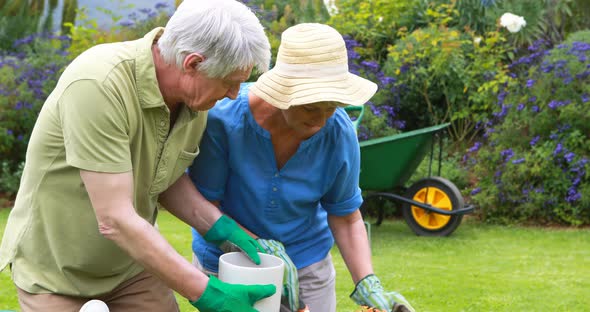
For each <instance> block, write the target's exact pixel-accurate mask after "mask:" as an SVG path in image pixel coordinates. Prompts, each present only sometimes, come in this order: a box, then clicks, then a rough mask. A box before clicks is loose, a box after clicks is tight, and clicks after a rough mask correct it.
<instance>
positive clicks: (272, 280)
mask: <svg viewBox="0 0 590 312" xmlns="http://www.w3.org/2000/svg"><path fill="white" fill-rule="evenodd" d="M258 255H259V256H260V265H256V264H254V263H253V262H252V261H250V259H248V257H247V256H246V255H244V254H243V253H241V252H230V253H226V254H223V255H221V257H219V280H221V281H223V282H226V283H230V284H244V285H254V284H273V285H275V287H276V288H277V291H276V292H275V294H274V295H272V296H270V297H268V298H264V299H262V300H260V301H258V302H256V304H254V308H255V309H257V310H258V311H260V312H279V310H280V309H281V292H282V290H283V275H284V274H285V264H284V263H283V260H281V259H280V258H278V257H275V256H273V255H267V254H262V253H258Z"/></svg>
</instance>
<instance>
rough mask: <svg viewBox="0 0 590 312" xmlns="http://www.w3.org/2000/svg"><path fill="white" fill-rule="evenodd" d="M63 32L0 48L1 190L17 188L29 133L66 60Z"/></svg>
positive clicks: (29, 37)
mask: <svg viewBox="0 0 590 312" xmlns="http://www.w3.org/2000/svg"><path fill="white" fill-rule="evenodd" d="M69 45H70V40H69V38H68V37H65V36H55V35H48V34H40V35H30V36H27V37H25V38H22V39H19V40H16V41H15V42H14V50H15V51H16V52H0V53H1V54H0V154H1V155H2V159H1V160H0V163H1V164H0V169H1V171H2V172H1V175H0V190H2V192H5V193H8V194H9V195H10V194H13V193H14V192H16V190H17V188H18V182H19V177H20V170H22V162H24V159H25V152H26V148H27V144H28V140H29V135H30V133H31V130H32V129H33V125H34V124H35V121H36V119H37V115H38V113H39V111H40V110H41V106H42V105H43V102H44V101H45V99H46V98H47V96H48V95H49V93H50V92H51V90H52V89H53V88H54V87H55V84H56V83H57V79H58V77H59V75H60V74H61V73H62V71H63V69H64V67H65V65H66V64H67V63H68V57H67V56H68V52H67V49H68V47H69Z"/></svg>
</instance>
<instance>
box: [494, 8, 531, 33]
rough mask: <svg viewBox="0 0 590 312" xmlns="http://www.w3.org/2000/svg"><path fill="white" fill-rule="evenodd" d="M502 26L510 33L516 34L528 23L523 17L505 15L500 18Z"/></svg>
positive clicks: (510, 14)
mask: <svg viewBox="0 0 590 312" xmlns="http://www.w3.org/2000/svg"><path fill="white" fill-rule="evenodd" d="M500 25H502V27H506V29H508V31H509V32H511V33H515V32H519V31H520V29H521V28H523V27H524V26H526V21H525V20H524V17H522V16H518V15H514V14H512V13H504V15H502V17H500Z"/></svg>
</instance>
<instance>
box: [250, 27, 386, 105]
mask: <svg viewBox="0 0 590 312" xmlns="http://www.w3.org/2000/svg"><path fill="white" fill-rule="evenodd" d="M250 90H251V91H252V92H253V93H254V94H255V95H257V96H259V97H260V98H262V99H263V100H264V101H266V102H268V103H269V104H271V105H273V106H276V107H278V108H280V109H287V108H289V107H290V106H292V105H304V104H311V103H317V102H324V101H330V102H339V103H343V104H348V105H355V106H359V105H363V104H365V103H366V102H367V101H368V100H369V99H370V98H371V97H372V96H373V95H374V94H375V92H377V85H376V84H375V83H373V82H371V81H369V80H367V79H364V78H361V77H359V76H357V75H354V74H351V73H350V72H349V71H348V53H347V51H346V45H345V44H344V39H343V38H342V35H340V33H338V31H336V30H335V29H334V28H332V27H330V26H328V25H323V24H315V23H306V24H299V25H295V26H293V27H290V28H288V29H287V30H285V31H284V32H283V34H282V36H281V45H280V46H279V52H278V55H277V61H276V64H275V66H274V67H273V69H271V70H269V71H268V72H266V73H264V74H263V75H262V76H260V77H259V78H258V81H257V82H256V83H255V84H254V85H252V87H250Z"/></svg>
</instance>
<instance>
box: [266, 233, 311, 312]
mask: <svg viewBox="0 0 590 312" xmlns="http://www.w3.org/2000/svg"><path fill="white" fill-rule="evenodd" d="M258 243H260V245H261V246H262V247H263V248H264V250H265V251H266V253H268V254H270V255H274V256H277V257H279V258H281V259H282V260H283V262H284V263H285V278H284V279H283V297H285V298H286V299H287V300H286V301H287V302H288V305H289V307H290V309H291V311H298V310H299V309H300V308H302V307H301V306H300V305H301V303H300V302H299V276H298V275H297V267H296V266H295V264H294V263H293V261H291V258H289V255H287V251H286V250H285V246H283V243H281V242H279V241H276V240H272V239H262V238H259V239H258ZM303 307H305V304H303Z"/></svg>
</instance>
